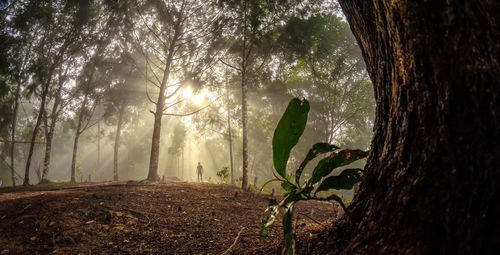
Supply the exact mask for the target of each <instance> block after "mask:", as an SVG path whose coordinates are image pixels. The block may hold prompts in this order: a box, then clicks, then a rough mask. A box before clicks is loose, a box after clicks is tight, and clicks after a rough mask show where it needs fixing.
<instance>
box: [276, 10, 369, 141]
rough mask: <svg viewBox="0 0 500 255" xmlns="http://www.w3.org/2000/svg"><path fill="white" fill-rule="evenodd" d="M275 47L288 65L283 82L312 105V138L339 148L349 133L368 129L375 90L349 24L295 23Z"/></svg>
mask: <svg viewBox="0 0 500 255" xmlns="http://www.w3.org/2000/svg"><path fill="white" fill-rule="evenodd" d="M278 41H279V42H280V44H281V47H282V48H283V50H284V52H285V59H289V61H290V62H291V64H290V66H291V67H290V68H289V70H287V73H289V74H288V75H287V78H286V79H284V81H285V82H287V83H289V84H290V85H291V86H292V87H293V89H295V90H298V91H301V93H302V94H303V96H304V97H307V99H308V101H309V102H310V103H311V105H312V107H311V108H312V109H311V110H312V111H311V114H310V116H311V122H312V123H313V125H311V127H312V130H311V132H312V133H314V136H315V137H317V135H318V134H321V135H322V136H323V137H322V140H323V141H325V142H329V143H335V144H339V140H340V139H339V138H340V137H342V135H343V133H344V132H345V130H346V129H347V128H351V129H354V130H356V129H363V131H365V130H366V128H365V127H366V126H367V124H372V122H373V121H372V118H371V117H372V116H373V112H374V109H373V108H374V105H375V102H374V101H373V100H370V99H372V98H373V89H372V86H371V84H370V82H368V75H367V74H366V68H365V66H364V62H363V60H362V57H361V52H360V50H359V46H358V45H357V44H356V41H355V38H354V36H353V35H352V33H351V31H350V30H349V26H348V24H347V23H345V22H344V21H342V20H341V18H340V17H337V16H336V15H335V14H334V13H325V14H314V15H312V16H310V17H308V18H306V19H302V18H298V17H293V18H291V19H290V20H289V21H288V22H287V24H286V25H285V26H284V27H283V29H282V33H281V35H280V40H278ZM295 93H297V92H295ZM367 119H368V120H367ZM367 122H368V123H367ZM364 147H366V145H364Z"/></svg>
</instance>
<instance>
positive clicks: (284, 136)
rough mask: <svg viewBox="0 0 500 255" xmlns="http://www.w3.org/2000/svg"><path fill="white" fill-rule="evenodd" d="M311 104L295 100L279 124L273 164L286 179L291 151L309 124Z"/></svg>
mask: <svg viewBox="0 0 500 255" xmlns="http://www.w3.org/2000/svg"><path fill="white" fill-rule="evenodd" d="M308 113H309V102H307V100H305V99H304V100H300V99H298V98H294V99H292V100H291V101H290V103H289V104H288V107H287V108H286V110H285V113H284V114H283V116H282V117H281V119H280V121H279V122H278V126H277V127H276V129H275V130H274V135H273V163H274V169H276V172H278V174H279V175H280V176H281V177H283V178H286V164H287V162H288V158H289V157H290V151H291V150H292V148H293V147H294V146H295V145H296V144H297V142H298V141H299V138H300V136H301V135H302V133H303V132H304V129H305V127H306V123H307V114H308Z"/></svg>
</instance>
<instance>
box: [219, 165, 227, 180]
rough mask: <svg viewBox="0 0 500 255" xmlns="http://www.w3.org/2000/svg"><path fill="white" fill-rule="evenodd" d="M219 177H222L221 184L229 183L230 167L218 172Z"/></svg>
mask: <svg viewBox="0 0 500 255" xmlns="http://www.w3.org/2000/svg"><path fill="white" fill-rule="evenodd" d="M217 176H219V177H220V179H221V180H220V181H221V183H227V179H228V178H229V167H227V166H224V167H222V169H221V170H220V171H218V172H217Z"/></svg>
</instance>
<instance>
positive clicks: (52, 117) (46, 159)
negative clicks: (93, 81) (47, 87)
mask: <svg viewBox="0 0 500 255" xmlns="http://www.w3.org/2000/svg"><path fill="white" fill-rule="evenodd" d="M65 75H66V74H65ZM59 79H60V80H59V84H58V87H57V93H56V95H55V96H56V98H55V99H54V105H53V106H52V111H51V114H50V125H49V127H48V132H47V135H46V138H45V139H46V140H45V142H46V144H45V156H44V160H43V171H42V179H41V182H42V183H43V182H48V181H49V179H48V176H49V168H50V155H51V152H52V139H53V138H54V131H55V128H56V123H57V119H58V118H59V114H60V109H59V105H60V104H61V96H62V95H61V93H62V88H63V85H64V79H63V77H61V76H60V77H59Z"/></svg>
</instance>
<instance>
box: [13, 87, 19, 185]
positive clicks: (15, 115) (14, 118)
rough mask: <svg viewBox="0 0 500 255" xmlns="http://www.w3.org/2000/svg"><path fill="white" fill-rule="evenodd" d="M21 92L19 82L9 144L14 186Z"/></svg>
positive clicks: (14, 183)
mask: <svg viewBox="0 0 500 255" xmlns="http://www.w3.org/2000/svg"><path fill="white" fill-rule="evenodd" d="M20 94H21V84H17V87H16V93H15V99H14V100H15V101H14V113H13V116H12V133H11V140H12V143H11V144H10V170H11V172H10V173H11V176H12V186H16V170H15V168H14V163H15V162H14V153H15V144H16V143H15V142H14V141H15V140H16V124H17V111H18V110H19V95H20Z"/></svg>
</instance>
